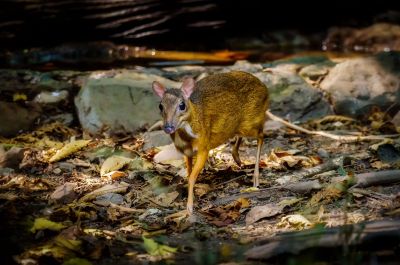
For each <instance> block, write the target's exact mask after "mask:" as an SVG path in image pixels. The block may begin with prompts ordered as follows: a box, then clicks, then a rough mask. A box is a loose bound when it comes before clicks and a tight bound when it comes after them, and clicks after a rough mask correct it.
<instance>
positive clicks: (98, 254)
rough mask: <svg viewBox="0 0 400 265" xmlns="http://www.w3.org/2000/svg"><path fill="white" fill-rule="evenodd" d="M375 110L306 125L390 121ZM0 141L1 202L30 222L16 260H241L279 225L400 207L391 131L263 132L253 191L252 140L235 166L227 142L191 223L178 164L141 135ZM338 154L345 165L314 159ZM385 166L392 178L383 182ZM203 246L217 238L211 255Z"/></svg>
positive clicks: (361, 217) (210, 168) (215, 155)
mask: <svg viewBox="0 0 400 265" xmlns="http://www.w3.org/2000/svg"><path fill="white" fill-rule="evenodd" d="M374 115H375V116H374V117H371V118H370V119H369V124H366V125H365V124H364V125H363V124H360V123H359V122H358V121H354V120H353V119H349V118H346V117H341V116H332V117H326V118H324V119H321V120H318V121H314V122H310V123H309V124H306V125H305V126H309V128H311V129H312V128H315V129H318V130H329V129H337V128H339V127H340V129H341V130H345V129H347V130H355V129H357V130H358V131H359V132H361V133H362V132H370V131H371V130H372V131H376V132H385V133H386V132H389V131H390V130H392V129H393V128H392V129H391V127H390V126H386V125H385V126H386V127H385V126H384V124H385V122H386V120H385V119H386V118H385V116H384V115H383V114H382V113H378V114H374ZM390 132H393V130H392V131H390ZM76 139H79V140H76ZM0 143H1V146H2V148H1V150H2V151H1V152H0V161H1V163H2V164H3V165H7V168H10V170H9V171H4V170H3V169H2V171H1V172H0V173H1V174H0V191H1V196H0V200H1V201H2V202H3V204H2V206H1V209H2V211H4V212H7V213H9V214H10V218H13V216H15V218H16V217H17V216H18V218H19V222H25V223H29V224H30V225H28V226H24V227H25V229H26V231H25V232H26V234H27V235H26V237H27V238H28V239H29V240H28V241H26V242H23V243H22V242H21V243H20V244H22V245H23V246H24V247H23V249H24V250H23V251H20V252H18V253H15V260H16V261H17V263H19V264H26V262H28V261H34V262H35V264H40V262H42V261H44V260H49V259H50V260H51V261H53V262H56V263H60V264H98V263H99V261H100V260H101V259H104V258H106V259H111V260H115V261H118V262H122V261H124V260H125V261H127V260H133V261H136V262H157V261H160V260H169V261H175V262H177V263H179V261H182V260H186V259H189V260H193V261H194V260H196V258H195V257H196V255H197V256H199V255H200V256H201V255H206V256H209V257H210V258H211V259H215V261H216V262H215V263H217V261H219V262H223V261H226V260H230V259H238V260H244V259H245V257H244V256H243V255H242V256H240V255H239V257H238V256H237V253H243V251H244V250H245V249H247V248H249V247H250V246H251V243H252V242H255V241H257V240H260V239H263V240H265V239H268V238H270V239H272V238H273V237H274V236H275V235H277V234H279V233H282V232H289V231H297V230H304V229H309V228H311V227H318V226H321V225H322V226H325V227H332V226H337V225H343V224H351V223H358V222H363V221H368V220H377V219H381V218H384V217H387V216H390V217H392V218H395V217H398V216H399V215H400V210H399V209H400V208H399V207H400V203H399V201H400V200H399V195H398V194H400V184H399V181H397V182H396V180H397V179H396V178H394V177H393V174H395V173H393V174H392V173H391V172H392V171H394V170H397V169H399V167H400V166H399V165H400V164H399V162H398V159H394V158H396V155H397V154H398V153H399V146H400V142H399V141H398V139H397V140H396V139H393V140H391V141H383V142H382V141H381V142H379V141H375V142H374V141H372V142H370V143H365V142H355V143H339V142H338V141H335V140H329V139H328V140H327V139H326V138H322V137H320V136H309V135H302V136H299V134H297V133H296V132H295V131H293V130H291V129H285V130H282V129H280V130H279V131H274V132H271V133H270V134H269V135H267V136H266V138H265V145H264V147H263V150H262V154H263V156H262V161H260V167H261V177H260V180H261V181H260V183H261V185H260V187H259V188H258V189H254V188H252V181H251V175H252V172H253V167H254V160H255V153H254V148H253V147H254V145H255V142H254V141H252V140H246V141H244V142H243V146H242V147H241V149H240V154H241V157H242V162H243V165H242V167H238V166H237V165H236V164H235V163H234V161H233V158H232V157H231V155H230V149H231V147H230V145H229V143H227V144H225V145H223V146H221V147H219V148H217V149H215V150H213V152H212V153H211V154H210V158H209V161H208V165H207V166H206V169H205V170H204V171H203V172H202V174H201V175H200V176H199V179H198V181H197V183H196V185H195V200H196V203H195V217H196V218H195V222H192V221H191V220H189V219H188V217H187V216H185V207H186V200H187V179H186V174H185V173H184V172H185V170H184V169H183V165H184V163H183V161H182V159H181V156H180V155H179V154H178V153H176V151H175V150H174V149H173V147H171V146H164V147H157V148H150V149H148V150H143V149H142V148H143V145H144V141H143V139H142V138H141V135H140V134H138V135H135V136H133V137H125V138H118V137H114V138H110V137H103V138H96V139H95V138H90V137H88V136H87V135H83V134H82V133H80V132H79V130H76V129H72V128H69V127H66V126H65V125H62V124H59V123H53V124H47V125H43V126H41V127H39V128H38V129H37V130H36V131H32V132H30V133H24V134H21V135H19V136H17V137H15V138H12V139H1V142H0ZM276 146H279V147H276ZM13 148H14V149H13ZM15 148H20V149H18V150H17V149H15ZM11 150H12V151H11ZM11 154H13V155H11ZM14 154H15V155H14ZM341 157H346V158H349V159H348V160H349V161H347V162H346V163H344V164H341V165H340V166H336V167H326V168H325V167H323V166H322V167H321V165H324V164H326V163H329V162H330V161H333V160H334V159H338V158H341ZM391 158H392V159H391ZM335 165H336V164H335ZM315 168H319V169H320V170H318V171H316V172H312V170H313V169H315ZM325 169H326V170H325ZM332 169H334V170H332ZM304 170H306V171H304ZM307 170H308V171H307ZM382 170H386V171H385V172H384V175H383V177H384V178H385V179H386V181H388V180H391V181H392V182H390V184H388V183H385V184H386V185H381V184H380V182H379V178H380V176H382V174H381V173H379V172H377V171H382ZM4 172H7V174H6V173H4ZM376 172H377V173H376ZM364 173H370V175H368V176H367V177H368V179H367V180H361V181H364V182H362V183H364V184H365V183H367V185H364V184H363V186H359V187H357V188H355V187H354V188H353V186H355V185H357V177H363V176H364V175H363V174H364ZM290 174H292V175H296V174H297V177H296V178H294V179H295V181H294V182H289V183H287V184H282V183H280V182H278V180H279V179H281V178H284V177H286V176H288V175H290ZM376 174H378V177H379V178H378V179H377V177H376V176H375V175H376ZM379 174H380V175H379ZM365 181H366V182H365ZM20 205H25V206H24V207H21V206H20ZM37 205H39V210H38V209H37V207H38V206H37ZM11 229H12V226H11ZM25 232H24V230H23V231H20V233H25ZM28 232H29V233H28ZM207 242H208V243H207ZM221 242H222V243H221ZM242 243H245V245H241V244H242ZM205 244H206V245H208V246H213V247H212V251H211V252H210V251H208V250H206V249H207V248H206V247H205V246H206V245H205Z"/></svg>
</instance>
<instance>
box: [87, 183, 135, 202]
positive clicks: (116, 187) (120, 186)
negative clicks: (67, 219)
mask: <svg viewBox="0 0 400 265" xmlns="http://www.w3.org/2000/svg"><path fill="white" fill-rule="evenodd" d="M128 187H129V185H128V184H126V183H113V184H107V185H105V186H103V187H101V188H99V189H97V190H94V191H92V192H90V193H88V194H86V195H85V196H83V197H82V198H80V199H79V202H85V201H90V200H93V199H95V198H96V197H97V196H100V195H103V194H106V193H125V192H126V191H127V189H128Z"/></svg>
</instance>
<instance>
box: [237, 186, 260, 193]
mask: <svg viewBox="0 0 400 265" xmlns="http://www.w3.org/2000/svg"><path fill="white" fill-rule="evenodd" d="M259 190H260V189H259V188H257V187H250V188H245V189H242V190H240V193H246V192H248V193H250V192H256V191H259Z"/></svg>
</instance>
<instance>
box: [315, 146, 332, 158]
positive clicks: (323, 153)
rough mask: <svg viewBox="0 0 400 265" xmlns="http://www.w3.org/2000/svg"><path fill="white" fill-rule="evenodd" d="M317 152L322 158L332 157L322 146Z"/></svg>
mask: <svg viewBox="0 0 400 265" xmlns="http://www.w3.org/2000/svg"><path fill="white" fill-rule="evenodd" d="M317 153H318V155H319V156H320V157H321V158H329V157H330V155H329V153H328V152H327V151H326V150H325V149H322V148H319V149H318V151H317Z"/></svg>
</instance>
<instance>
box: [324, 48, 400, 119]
mask: <svg viewBox="0 0 400 265" xmlns="http://www.w3.org/2000/svg"><path fill="white" fill-rule="evenodd" d="M399 68H400V55H399V54H398V53H383V54H380V55H377V56H374V57H362V58H353V59H347V60H345V61H344V62H341V63H339V64H337V65H336V66H335V67H334V68H333V69H332V70H331V71H330V72H329V74H328V75H327V76H326V77H325V79H324V80H323V81H322V83H321V84H320V87H321V89H323V90H324V91H326V92H327V94H328V95H330V97H331V100H332V102H333V104H334V108H335V111H336V113H338V114H342V115H348V116H353V117H358V116H362V115H365V114H367V113H368V111H369V110H370V109H371V107H372V106H379V107H380V108H381V109H382V110H386V109H387V108H389V107H390V106H392V105H393V106H394V103H395V102H399V101H400V78H399V77H400V71H399V70H400V69H399ZM399 107H400V106H395V107H392V108H391V110H392V111H396V110H398V109H399Z"/></svg>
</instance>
